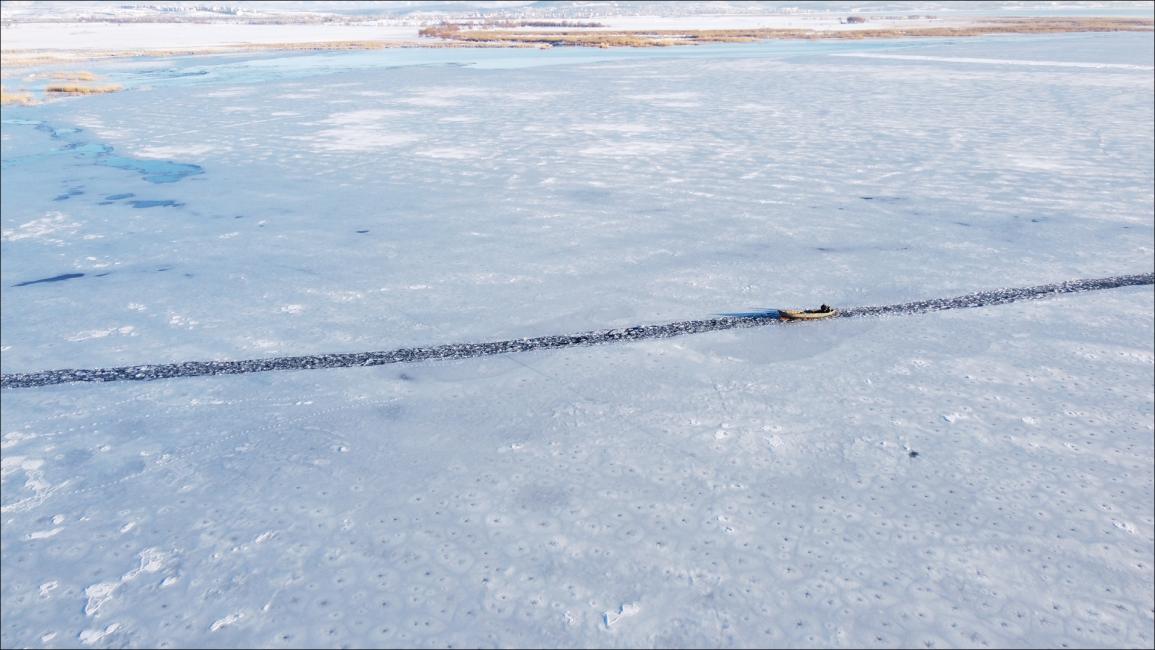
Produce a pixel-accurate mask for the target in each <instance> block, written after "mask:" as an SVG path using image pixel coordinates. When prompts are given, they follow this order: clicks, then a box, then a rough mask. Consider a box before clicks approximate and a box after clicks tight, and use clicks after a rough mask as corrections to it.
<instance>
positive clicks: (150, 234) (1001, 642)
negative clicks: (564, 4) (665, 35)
mask: <svg viewBox="0 0 1155 650" xmlns="http://www.w3.org/2000/svg"><path fill="white" fill-rule="evenodd" d="M813 45H815V44H805V43H798V44H790V47H786V46H785V45H783V44H773V45H765V46H730V47H721V46H718V47H714V48H687V50H689V49H692V50H693V51H692V52H669V51H666V52H646V53H644V54H639V53H636V52H629V53H623V54H620V55H619V54H618V53H616V52H615V51H608V52H607V51H598V52H596V53H589V52H580V51H578V52H575V53H573V54H566V55H563V56H562V57H561V58H549V57H550V56H551V55H553V54H554V53H553V52H536V51H529V52H501V53H494V54H488V53H484V52H481V53H478V52H469V53H448V54H446V53H445V51H432V52H431V53H430V54H428V56H429V57H431V58H430V59H429V60H425V61H422V60H420V59H419V58H416V57H417V56H418V55H416V54H411V53H406V54H395V53H394V52H381V53H371V54H368V53H354V54H325V55H310V56H291V57H279V56H277V57H274V56H264V57H258V58H243V57H232V58H230V57H216V58H213V59H182V60H174V61H164V62H122V63H113V64H105V65H107V67H97V69H96V70H95V71H97V72H100V73H103V74H106V75H108V76H109V77H114V76H115V77H116V81H117V82H118V83H120V82H122V81H123V83H124V84H125V85H126V87H128V88H129V90H127V91H125V92H123V93H120V94H111V95H105V96H99V97H84V98H77V99H72V100H65V101H58V102H54V103H51V104H45V105H40V106H33V107H15V108H9V107H5V109H4V113H3V124H2V125H0V127H2V134H3V139H2V141H0V150H2V154H3V163H4V169H3V174H4V191H3V192H2V193H0V206H2V232H0V251H2V253H3V255H2V256H0V276H2V278H3V292H2V294H0V307H2V311H0V324H2V329H0V339H2V340H0V352H2V353H3V354H2V357H0V365H2V369H3V371H4V372H6V373H7V372H22V371H32V370H44V369H49V368H61V367H73V368H80V367H92V366H111V365H126V364H136V363H160V362H169V361H185V360H207V359H230V358H247V357H253V356H261V355H270V356H271V355H284V354H308V353H320V352H351V351H361V350H375V349H386V348H391V347H401V346H411V345H424V344H440V343H452V342H472V341H483V340H492V339H502V338H510V337H516V336H537V335H543V334H553V333H563V332H571V331H580V330H586V329H597V328H601V327H613V326H622V325H632V324H635V323H650V322H662V321H667V320H676V319H682V318H695V317H708V316H710V315H712V314H717V313H721V312H732V311H743V310H748V309H758V308H772V307H795V306H815V305H817V304H818V303H820V302H826V303H829V304H834V305H838V306H854V305H871V304H887V303H894V302H902V301H906V300H917V299H923V298H932V297H937V296H949V295H957V294H961V293H966V292H969V291H974V290H978V289H990V288H996V287H1001V286H1026V285H1033V284H1042V283H1046V282H1054V281H1059V280H1067V279H1073V278H1079V277H1100V276H1106V275H1112V274H1118V273H1141V272H1149V271H1150V270H1151V269H1152V267H1153V250H1155V241H1153V240H1155V232H1153V217H1152V212H1153V197H1152V185H1153V180H1155V163H1153V143H1152V141H1153V138H1152V135H1153V134H1152V130H1153V127H1152V125H1153V117H1152V113H1153V103H1152V93H1153V85H1155V83H1153V81H1152V78H1151V75H1150V73H1149V72H1148V71H1144V70H1132V69H1127V68H1119V67H1111V68H1082V67H1079V68H1070V67H1054V66H1051V67H1046V66H1024V65H998V64H987V63H981V64H976V63H971V62H960V61H943V60H936V59H931V60H919V61H912V60H905V59H871V58H855V57H834V56H829V55H830V54H834V53H850V52H881V51H888V52H895V53H903V54H915V55H925V56H927V57H937V58H939V59H941V58H950V59H972V58H989V59H998V60H1007V61H1024V60H1034V61H1074V62H1089V63H1111V64H1124V65H1134V66H1150V65H1151V60H1152V50H1153V48H1152V37H1151V35H1150V34H1100V35H1094V36H1087V35H1063V36H1048V37H1045V38H1042V37H1040V38H1029V39H1027V38H1024V39H1007V38H1001V39H976V40H969V41H957V42H944V41H925V42H922V43H918V44H911V43H885V42H884V43H877V42H875V43H863V44H854V43H850V44H837V45H822V46H821V47H812V46H813ZM888 47H889V48H892V49H887V48H888ZM1076 52H1077V54H1075V53H1076ZM373 56H377V57H379V58H377V59H373V58H372V57H373ZM394 56H398V57H401V58H398V59H393V58H391V57H394ZM346 57H347V58H346ZM440 57H450V58H440ZM452 57H457V61H453V60H452ZM487 57H491V58H487ZM518 57H523V58H520V59H519V58H518ZM565 57H573V58H568V59H567V58H565ZM583 57H587V58H583ZM594 59H599V60H594ZM374 61H376V63H375V64H374ZM455 62H456V63H463V64H471V65H449V64H450V63H455ZM543 63H545V64H549V65H542V64H543ZM154 64H155V65H154ZM473 64H476V65H473ZM391 65H392V66H395V67H388V66H391ZM186 72H205V74H187V75H186V74H184V73H186ZM73 129H76V130H73ZM69 147H71V148H69ZM101 156H104V158H103V159H102V158H101ZM109 158H112V159H115V160H126V161H130V162H131V164H127V165H120V166H109V165H106V164H100V161H101V160H108V159H109ZM152 164H162V165H166V166H167V165H195V166H197V167H198V168H200V169H202V170H203V173H200V174H193V175H187V176H184V177H182V178H178V179H175V180H174V181H173V182H165V183H157V182H150V179H149V175H150V170H153V169H154V168H153V167H151V166H150V165H152ZM166 168H168V167H166ZM175 169H184V168H183V167H176V168H175ZM153 180H154V181H155V179H153ZM61 197H63V198H61ZM58 199H59V200H58ZM155 202H161V203H160V204H157V203H155ZM164 202H170V203H164ZM134 203H137V204H138V205H135V206H134V205H133V204H134ZM146 206H152V207H146ZM80 274H83V275H80ZM65 276H68V277H65ZM50 280H51V281H50ZM22 283H29V284H24V286H14V285H18V284H22ZM1153 318H1155V305H1153V296H1152V291H1151V288H1150V287H1137V288H1124V289H1117V290H1111V291H1105V292H1097V293H1093V294H1081V295H1074V296H1068V297H1063V298H1057V299H1055V300H1051V301H1044V302H1032V303H1017V304H1014V305H1007V306H1001V307H995V308H990V309H981V310H970V311H965V312H963V311H960V312H947V313H940V314H932V315H923V316H911V317H893V318H866V319H854V320H845V321H839V322H830V323H821V324H812V325H806V326H800V327H790V328H769V329H757V330H742V331H734V332H723V333H716V334H706V335H700V336H695V337H688V338H683V339H676V340H671V341H654V342H647V343H637V344H629V345H622V346H612V347H600V348H577V349H568V350H559V351H553V352H537V353H530V354H525V355H514V356H503V357H492V358H486V359H474V360H468V361H460V362H432V363H425V364H416V365H413V366H404V367H402V366H385V367H380V368H373V369H348V370H327V371H309V372H285V373H268V374H262V375H244V376H234V377H206V378H197V379H187V380H180V381H164V382H152V383H148V384H144V385H141V384H108V385H65V386H56V387H50V388H42V389H29V390H11V391H5V392H4V393H3V401H2V404H3V406H2V408H3V424H2V430H0V445H2V450H3V473H2V476H3V478H2V481H3V498H2V503H0V509H2V510H0V516H2V522H3V528H2V531H0V544H2V550H3V581H2V588H0V598H2V604H3V609H2V611H3V620H2V624H0V637H2V642H3V645H4V646H5V647H8V646H34V647H42V646H43V647H70V646H75V645H77V644H88V645H92V646H94V647H111V646H126V645H127V646H137V647H140V646H160V647H163V646H172V647H178V646H179V647H184V646H196V645H205V646H210V647H227V646H234V645H261V646H291V647H297V646H301V645H310V646H326V647H327V646H340V645H350V646H356V647H364V646H379V645H395V646H409V645H420V646H428V645H447V644H453V645H455V646H457V645H462V646H477V645H485V646H498V645H500V646H535V645H543V646H551V647H552V646H620V645H630V646H652V645H657V646H673V645H689V646H719V645H728V646H736V645H740V646H767V645H768V646H784V645H799V644H800V645H822V646H858V645H872V646H899V645H901V646H910V645H918V646H919V647H927V646H928V645H931V644H933V645H934V646H948V645H949V646H990V647H1032V646H1037V645H1048V646H1053V645H1059V644H1061V643H1066V644H1068V645H1072V646H1099V645H1107V646H1149V645H1151V643H1152V636H1153V634H1152V614H1151V612H1152V608H1153V607H1155V603H1153V602H1152V595H1151V589H1150V587H1151V584H1152V579H1153V573H1152V566H1153V565H1155V558H1153V555H1155V550H1153V547H1155V516H1153V515H1152V509H1153V507H1155V504H1153V489H1155V486H1153V482H1155V480H1153V474H1152V469H1151V467H1152V461H1153V442H1152V438H1153V435H1155V431H1153V425H1152V418H1153V400H1155V396H1153V391H1152V385H1153V382H1155V377H1153V370H1152V368H1153V359H1155V349H1153V344H1152V336H1153V333H1155V332H1153V329H1155V328H1153Z"/></svg>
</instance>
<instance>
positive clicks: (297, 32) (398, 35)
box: [3, 23, 419, 51]
mask: <svg viewBox="0 0 1155 650" xmlns="http://www.w3.org/2000/svg"><path fill="white" fill-rule="evenodd" d="M418 29H419V27H417V26H416V25H340V24H337V25H298V24H285V25H247V24H241V23H237V24H232V23H224V24H198V23H187V24H181V23H167V24H166V23H14V24H13V25H12V26H11V27H7V28H6V29H4V32H3V34H4V49H5V50H12V51H20V50H77V51H79V50H129V49H138V48H146V49H156V50H166V49H185V48H193V49H195V48H209V47H225V46H237V45H243V44H251V43H255V44H262V43H316V42H324V41H353V40H385V41H399V40H417V30H418Z"/></svg>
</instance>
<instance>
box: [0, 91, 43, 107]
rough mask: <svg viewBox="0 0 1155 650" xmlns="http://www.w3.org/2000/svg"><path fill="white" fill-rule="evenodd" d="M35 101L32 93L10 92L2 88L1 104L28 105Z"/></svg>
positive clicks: (0, 94)
mask: <svg viewBox="0 0 1155 650" xmlns="http://www.w3.org/2000/svg"><path fill="white" fill-rule="evenodd" d="M35 103H36V100H34V99H32V95H31V94H30V93H10V92H8V91H7V90H4V89H3V88H0V105H4V106H8V105H14V106H28V105H31V104H35Z"/></svg>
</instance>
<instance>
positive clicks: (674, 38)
mask: <svg viewBox="0 0 1155 650" xmlns="http://www.w3.org/2000/svg"><path fill="white" fill-rule="evenodd" d="M97 25H108V26H112V25H115V23H107V24H103V23H98V24H97ZM835 25H837V23H835ZM89 27H91V25H89ZM1153 28H1155V20H1152V19H1149V18H1100V17H1094V18H1006V17H975V18H969V19H967V20H965V21H958V22H953V23H952V24H945V25H937V24H936V25H933V26H928V25H918V26H905V25H899V24H885V25H880V26H877V27H875V26H870V25H866V26H859V28H857V29H838V28H826V29H822V28H817V29H814V28H807V29H802V28H795V27H791V28H778V27H755V28H745V29H628V30H621V29H592V30H591V29H583V30H572V29H570V30H519V29H500V30H493V29H469V28H466V29H462V28H461V26H458V25H454V24H443V25H439V26H434V27H429V28H426V29H423V30H422V31H421V35H420V37H418V38H413V39H408V38H403V39H395V38H394V39H348V40H323V41H273V42H222V43H209V44H195V45H188V46H182V47H169V48H157V47H124V48H115V49H114V48H109V49H101V48H76V49H62V48H47V47H43V48H10V49H4V50H0V66H2V67H3V68H4V70H3V72H4V74H3V76H8V73H9V72H10V71H11V70H12V69H15V68H29V67H36V66H49V65H63V64H71V63H84V62H92V61H101V60H107V59H118V58H135V57H149V58H167V57H177V56H202V55H228V54H243V53H247V52H262V53H263V52H309V51H313V52H321V51H357V50H382V49H408V48H426V49H439V48H539V49H549V48H553V47H598V48H606V47H634V48H639V47H679V46H690V45H699V44H707V43H710V44H712V43H752V42H758V41H771V40H868V39H885V38H936V37H937V38H967V37H978V36H990V35H999V34H1006V35H1015V34H1023V35H1034V34H1059V33H1078V32H1151V31H1153Z"/></svg>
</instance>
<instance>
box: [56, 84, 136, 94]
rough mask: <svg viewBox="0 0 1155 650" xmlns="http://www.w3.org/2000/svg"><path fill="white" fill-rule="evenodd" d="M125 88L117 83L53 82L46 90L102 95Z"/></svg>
mask: <svg viewBox="0 0 1155 650" xmlns="http://www.w3.org/2000/svg"><path fill="white" fill-rule="evenodd" d="M119 90H124V87H123V86H118V85H115V84H112V85H108V86H77V85H75V84H52V85H49V86H45V87H44V92H46V93H55V94H60V95H100V94H103V93H114V92H117V91H119Z"/></svg>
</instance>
